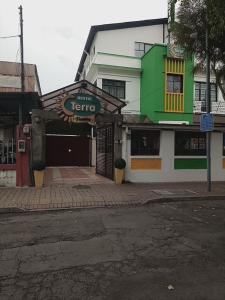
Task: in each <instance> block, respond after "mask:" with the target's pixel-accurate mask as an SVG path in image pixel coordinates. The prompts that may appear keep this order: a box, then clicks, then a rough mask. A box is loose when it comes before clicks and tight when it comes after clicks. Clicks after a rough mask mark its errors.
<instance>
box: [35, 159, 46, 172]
mask: <svg viewBox="0 0 225 300" xmlns="http://www.w3.org/2000/svg"><path fill="white" fill-rule="evenodd" d="M44 169H45V163H44V162H43V161H41V160H36V161H34V162H33V170H36V171H42V170H44Z"/></svg>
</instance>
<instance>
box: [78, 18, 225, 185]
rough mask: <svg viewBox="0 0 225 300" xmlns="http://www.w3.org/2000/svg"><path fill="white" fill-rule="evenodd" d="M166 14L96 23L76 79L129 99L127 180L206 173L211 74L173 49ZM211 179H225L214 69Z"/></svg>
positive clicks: (224, 113)
mask: <svg viewBox="0 0 225 300" xmlns="http://www.w3.org/2000/svg"><path fill="white" fill-rule="evenodd" d="M167 28H168V26H167V19H156V20H144V21H136V22H126V23H117V24H108V25H99V26H93V27H91V30H90V33H89V36H88V38H87V42H86V45H85V49H84V52H83V55H82V57H81V61H80V65H79V68H78V71H77V73H76V77H75V80H77V81H78V80H81V79H86V80H88V81H90V82H91V83H93V84H95V85H97V86H98V87H100V88H102V89H103V90H105V91H106V92H108V93H109V94H112V95H113V96H116V97H118V98H120V99H121V100H123V101H125V103H126V107H124V108H123V109H122V115H123V137H122V140H121V143H122V156H123V158H124V159H125V160H126V162H127V167H126V181H131V182H168V181H171V182H177V181H205V180H206V176H207V160H206V136H205V133H204V132H200V116H201V113H202V112H204V111H205V107H206V76H205V74H204V72H202V73H197V74H193V66H194V61H193V60H191V59H185V58H182V57H176V56H173V55H171V52H170V47H169V46H168V30H167ZM211 100H212V108H211V110H212V113H213V115H214V121H215V130H214V132H213V133H212V149H211V151H212V180H214V181H223V180H225V156H224V155H225V150H224V146H225V145H224V133H223V131H224V123H225V110H224V108H225V102H224V99H223V98H222V94H221V92H220V91H219V89H218V87H217V86H216V84H215V79H214V78H213V76H211Z"/></svg>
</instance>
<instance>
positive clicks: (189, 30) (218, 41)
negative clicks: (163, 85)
mask: <svg viewBox="0 0 225 300" xmlns="http://www.w3.org/2000/svg"><path fill="white" fill-rule="evenodd" d="M206 28H208V32H209V39H208V40H209V47H208V53H209V55H210V61H211V69H212V71H213V72H214V74H215V77H216V83H217V84H218V86H219V88H220V90H221V92H222V95H223V98H224V100H225V86H224V83H225V1H224V0H180V6H179V8H178V12H177V22H176V23H174V25H173V27H172V35H173V38H174V39H175V41H176V43H177V44H179V45H181V46H183V47H184V48H185V50H186V53H187V55H189V56H191V55H193V54H194V55H195V57H196V58H197V61H198V62H199V65H200V67H201V69H204V68H205V59H206Z"/></svg>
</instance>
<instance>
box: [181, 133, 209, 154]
mask: <svg viewBox="0 0 225 300" xmlns="http://www.w3.org/2000/svg"><path fill="white" fill-rule="evenodd" d="M177 155H178V156H186V155H187V156H201V155H203V156H204V155H206V135H205V133H204V132H191V131H176V132H175V156H177Z"/></svg>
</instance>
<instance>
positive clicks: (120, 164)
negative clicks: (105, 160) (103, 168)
mask: <svg viewBox="0 0 225 300" xmlns="http://www.w3.org/2000/svg"><path fill="white" fill-rule="evenodd" d="M125 167H126V161H125V160H124V159H123V158H118V159H117V160H116V161H115V168H116V169H120V170H122V169H125Z"/></svg>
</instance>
